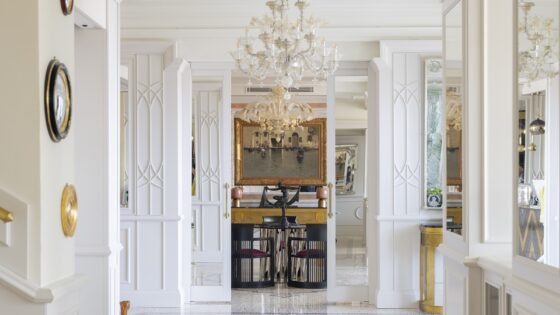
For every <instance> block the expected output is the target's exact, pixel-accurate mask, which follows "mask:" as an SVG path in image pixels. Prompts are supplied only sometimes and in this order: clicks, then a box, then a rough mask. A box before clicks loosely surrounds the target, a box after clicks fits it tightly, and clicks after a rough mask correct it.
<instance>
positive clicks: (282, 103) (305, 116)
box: [237, 85, 313, 135]
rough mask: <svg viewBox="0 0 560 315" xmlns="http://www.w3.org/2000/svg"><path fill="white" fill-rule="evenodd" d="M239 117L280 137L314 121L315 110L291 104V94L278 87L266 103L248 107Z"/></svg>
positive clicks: (302, 104)
mask: <svg viewBox="0 0 560 315" xmlns="http://www.w3.org/2000/svg"><path fill="white" fill-rule="evenodd" d="M237 117H238V118H241V119H243V120H245V121H250V122H253V123H257V124H259V126H260V127H261V129H262V130H264V131H268V132H271V133H275V134H277V135H280V134H283V133H284V131H287V130H294V129H296V128H297V127H298V126H300V125H301V124H302V123H304V122H306V121H309V120H312V119H313V109H312V108H311V106H309V104H304V103H296V102H290V94H289V93H287V90H286V89H285V88H284V87H282V86H281V85H278V86H276V87H274V89H272V94H271V95H269V96H268V97H267V100H266V102H264V103H254V104H249V105H247V106H246V107H245V108H244V109H242V110H241V111H240V112H239V113H238V114H237Z"/></svg>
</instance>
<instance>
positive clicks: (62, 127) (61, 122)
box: [44, 58, 72, 142]
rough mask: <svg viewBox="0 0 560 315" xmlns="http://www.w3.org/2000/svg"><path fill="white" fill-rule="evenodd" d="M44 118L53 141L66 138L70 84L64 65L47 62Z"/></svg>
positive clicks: (68, 119)
mask: <svg viewBox="0 0 560 315" xmlns="http://www.w3.org/2000/svg"><path fill="white" fill-rule="evenodd" d="M44 98H45V120H46V123H47V129H48V131H49V136H50V137H51V139H52V141H53V142H60V141H61V140H62V139H64V138H66V136H67V135H68V131H69V130H70V124H71V121H72V86H71V83H70V76H69V74H68V70H67V68H66V66H65V65H64V64H63V63H62V62H60V61H58V60H57V59H56V58H54V59H52V60H51V61H50V62H49V65H48V67H47V75H46V78H45V95H44Z"/></svg>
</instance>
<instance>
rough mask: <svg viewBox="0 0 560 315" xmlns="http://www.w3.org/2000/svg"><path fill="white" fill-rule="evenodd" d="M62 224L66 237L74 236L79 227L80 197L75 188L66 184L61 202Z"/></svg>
mask: <svg viewBox="0 0 560 315" xmlns="http://www.w3.org/2000/svg"><path fill="white" fill-rule="evenodd" d="M60 222H61V223H62V232H63V233H64V236H66V237H72V236H74V233H75V232H76V226H77V225H78V197H77V196H76V189H75V188H74V186H72V185H69V184H66V186H64V190H63V191H62V199H61V201H60Z"/></svg>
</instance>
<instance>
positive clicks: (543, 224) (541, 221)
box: [514, 0, 560, 267]
mask: <svg viewBox="0 0 560 315" xmlns="http://www.w3.org/2000/svg"><path fill="white" fill-rule="evenodd" d="M558 10H559V1H549V0H535V1H519V2H518V23H519V28H518V84H519V85H518V89H517V90H518V98H517V104H516V105H517V108H516V110H517V113H518V115H517V117H518V130H517V133H516V135H515V136H516V141H517V155H518V165H517V168H518V178H517V182H518V194H517V197H518V198H517V201H518V208H517V213H516V214H514V215H515V216H516V220H515V222H516V226H515V229H516V234H517V242H516V243H517V244H516V250H517V253H518V255H520V256H522V257H525V258H527V259H530V260H533V261H537V262H540V263H544V264H547V265H552V266H555V267H558V266H559V259H558V256H559V248H560V246H559V234H558V228H559V223H558V213H559V207H560V203H559V200H558V188H559V183H560V179H559V177H560V171H559V168H560V159H559V157H560V154H559V147H560V143H559V141H558V134H559V132H560V128H559V125H560V115H559V113H560V111H559V110H558V106H559V86H558V85H559V81H558V48H559V47H558Z"/></svg>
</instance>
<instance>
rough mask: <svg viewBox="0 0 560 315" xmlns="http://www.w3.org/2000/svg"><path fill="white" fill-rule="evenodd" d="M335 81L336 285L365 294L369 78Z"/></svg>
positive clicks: (350, 76) (338, 79)
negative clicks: (367, 102) (360, 289)
mask: <svg viewBox="0 0 560 315" xmlns="http://www.w3.org/2000/svg"><path fill="white" fill-rule="evenodd" d="M334 81H335V82H334V87H335V89H334V91H335V124H336V132H335V138H336V153H335V159H336V161H335V174H336V199H335V202H336V207H335V211H336V256H335V257H336V285H337V286H338V287H354V288H364V290H366V291H367V289H365V288H367V286H368V260H367V242H366V232H367V230H366V211H367V207H366V206H365V205H366V198H367V190H366V182H367V175H366V174H367V148H366V129H364V127H365V126H367V116H368V112H367V106H366V101H367V93H366V92H367V83H368V77H367V76H360V75H344V76H343V75H340V76H336V77H335V79H334ZM348 122H351V123H350V124H349V123H348Z"/></svg>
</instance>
